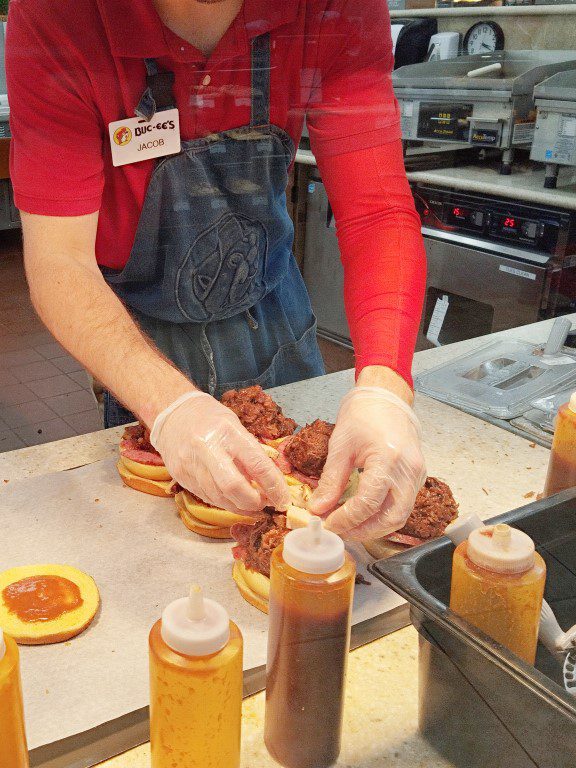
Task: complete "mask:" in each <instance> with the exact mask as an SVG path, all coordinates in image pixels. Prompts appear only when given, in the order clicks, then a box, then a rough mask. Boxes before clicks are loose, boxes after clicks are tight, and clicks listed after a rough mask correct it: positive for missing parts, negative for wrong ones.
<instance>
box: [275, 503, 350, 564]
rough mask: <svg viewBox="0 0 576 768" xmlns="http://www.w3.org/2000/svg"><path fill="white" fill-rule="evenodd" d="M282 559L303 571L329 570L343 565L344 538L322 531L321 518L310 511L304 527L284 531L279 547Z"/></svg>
mask: <svg viewBox="0 0 576 768" xmlns="http://www.w3.org/2000/svg"><path fill="white" fill-rule="evenodd" d="M282 556H283V558H284V561H285V562H286V563H287V564H288V565H289V566H290V567H291V568H295V569H296V570H297V571H302V572H303V573H332V572H333V571H337V570H338V569H339V568H341V567H342V566H343V565H344V560H345V555H344V542H343V541H342V539H341V538H340V536H338V535H337V534H336V533H333V532H332V531H326V530H325V529H324V528H323V527H322V521H321V520H320V518H319V517H317V516H316V515H312V517H311V518H310V521H309V523H308V525H307V526H306V528H297V529H296V530H294V531H290V533H288V534H286V536H285V537H284V546H283V550H282Z"/></svg>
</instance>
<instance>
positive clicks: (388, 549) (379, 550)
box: [362, 538, 409, 560]
mask: <svg viewBox="0 0 576 768" xmlns="http://www.w3.org/2000/svg"><path fill="white" fill-rule="evenodd" d="M362 544H363V546H364V549H365V550H366V551H367V552H368V554H369V555H372V557H374V558H375V559H376V560H383V559H384V558H385V557H392V555H397V554H398V553H399V552H406V550H407V549H409V547H408V546H407V545H406V544H397V543H396V542H394V541H388V539H384V538H382V539H373V540H372V541H363V542H362Z"/></svg>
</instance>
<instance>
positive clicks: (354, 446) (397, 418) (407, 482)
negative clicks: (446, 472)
mask: <svg viewBox="0 0 576 768" xmlns="http://www.w3.org/2000/svg"><path fill="white" fill-rule="evenodd" d="M420 437H421V430H420V424H419V422H418V419H417V418H416V415H415V414H414V412H413V410H412V408H410V406H409V405H408V404H407V403H405V402H404V401H403V400H402V399H401V398H399V397H397V396H396V395H395V394H393V393H392V392H389V391H388V390H386V389H384V388H381V387H356V388H355V389H353V390H352V391H351V392H349V393H348V394H347V395H346V396H345V397H344V399H343V400H342V403H341V405H340V411H339V413H338V419H337V420H336V428H335V429H334V432H333V433H332V436H331V438H330V443H329V446H328V458H327V460H326V465H325V467H324V471H323V472H322V476H321V478H320V482H319V484H318V488H317V489H316V491H315V493H314V495H313V496H312V499H311V501H310V504H309V509H310V511H311V512H313V513H315V514H317V515H326V514H327V513H328V512H330V513H331V514H329V515H328V516H327V517H326V518H325V521H326V522H325V524H326V527H327V528H329V529H330V530H332V531H334V532H335V533H338V534H340V535H342V536H343V537H344V538H350V539H364V540H366V539H375V538H378V537H380V536H385V535H386V534H388V533H392V532H393V531H396V530H398V528H402V526H403V525H404V523H405V522H406V520H407V518H408V516H409V515H410V513H411V512H412V508H413V506H414V501H415V499H416V494H417V493H418V491H419V490H420V488H421V487H422V484H423V483H424V481H425V479H426V470H425V467H424V458H423V456H422V451H421V448H420ZM354 468H363V469H364V471H363V472H362V473H361V475H360V481H359V484H358V490H357V492H356V493H355V495H354V496H352V497H351V498H350V499H348V500H347V501H346V502H345V503H344V504H343V505H342V506H341V507H339V508H338V509H336V510H335V511H332V510H334V507H335V506H336V505H337V504H338V500H339V499H340V497H341V495H342V493H343V491H344V489H345V487H346V483H347V482H348V478H349V476H350V473H351V472H352V470H353V469H354Z"/></svg>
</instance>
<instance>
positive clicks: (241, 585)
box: [232, 560, 270, 613]
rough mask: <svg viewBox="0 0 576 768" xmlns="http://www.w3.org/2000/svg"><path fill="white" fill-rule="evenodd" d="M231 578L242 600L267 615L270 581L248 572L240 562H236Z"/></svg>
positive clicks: (260, 575)
mask: <svg viewBox="0 0 576 768" xmlns="http://www.w3.org/2000/svg"><path fill="white" fill-rule="evenodd" d="M252 577H254V578H252ZM232 578H233V579H234V581H235V582H236V586H237V587H238V589H239V590H240V594H241V595H242V597H243V598H244V600H246V601H247V602H248V603H250V605H253V606H254V608H258V610H259V611H262V613H268V596H269V592H270V579H269V578H268V577H267V576H263V575H262V574H261V573H256V572H255V571H250V570H249V569H248V568H246V566H245V565H244V563H243V562H242V561H241V560H236V561H235V562H234V567H233V569H232ZM255 587H256V588H255Z"/></svg>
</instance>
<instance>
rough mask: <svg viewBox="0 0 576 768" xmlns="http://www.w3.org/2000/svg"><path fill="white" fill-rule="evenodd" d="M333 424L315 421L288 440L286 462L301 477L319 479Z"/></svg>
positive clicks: (326, 454)
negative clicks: (301, 475) (299, 473)
mask: <svg viewBox="0 0 576 768" xmlns="http://www.w3.org/2000/svg"><path fill="white" fill-rule="evenodd" d="M333 431H334V424H329V423H328V422H327V421H321V420H320V419H316V421H314V422H313V423H312V424H306V426H305V427H304V428H303V429H301V430H300V432H298V434H296V435H294V437H292V438H291V439H290V442H289V444H288V445H287V446H286V450H285V451H284V453H285V455H286V458H287V459H288V461H289V462H290V463H291V464H292V465H293V466H294V467H295V468H296V469H297V470H298V471H299V472H302V474H303V475H308V477H314V478H319V477H320V475H321V474H322V470H323V469H324V464H326V457H327V456H328V441H329V440H330V435H331V434H332V432H333Z"/></svg>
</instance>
